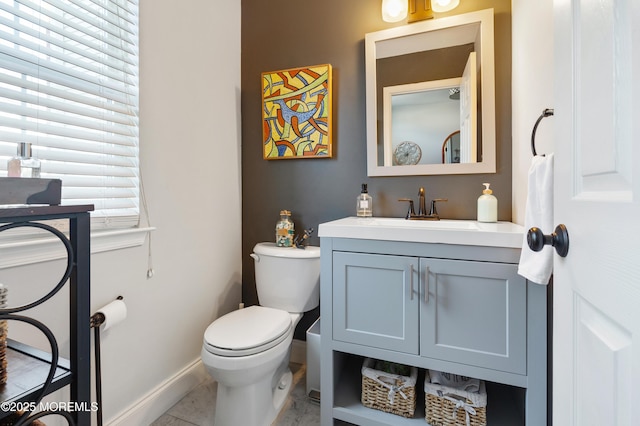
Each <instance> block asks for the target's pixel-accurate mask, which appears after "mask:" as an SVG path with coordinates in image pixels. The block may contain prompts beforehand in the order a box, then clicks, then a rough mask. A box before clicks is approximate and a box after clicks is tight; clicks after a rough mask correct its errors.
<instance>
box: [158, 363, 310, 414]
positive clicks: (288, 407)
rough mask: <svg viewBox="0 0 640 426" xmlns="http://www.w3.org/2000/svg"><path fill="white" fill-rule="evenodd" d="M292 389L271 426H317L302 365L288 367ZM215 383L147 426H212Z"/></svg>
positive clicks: (210, 382)
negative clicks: (291, 379) (291, 377)
mask: <svg viewBox="0 0 640 426" xmlns="http://www.w3.org/2000/svg"><path fill="white" fill-rule="evenodd" d="M290 367H291V371H292V373H293V385H294V388H293V389H292V391H291V394H290V395H289V398H288V399H287V401H286V402H285V407H284V410H283V411H282V412H281V413H280V415H279V416H278V418H277V419H276V420H275V421H274V422H273V425H274V426H294V425H302V426H307V425H308V426H314V425H319V424H320V404H319V403H318V402H315V401H314V400H312V399H310V398H308V397H307V395H306V393H307V392H306V382H305V372H306V366H305V365H304V364H294V363H292V364H291V366H290ZM216 390H217V383H216V382H215V381H213V380H207V381H205V382H204V383H202V384H201V385H200V386H198V387H197V388H195V389H194V390H193V391H191V392H190V393H189V394H188V395H187V396H185V397H184V398H182V400H180V401H179V402H178V403H177V404H176V405H174V406H173V407H171V408H170V409H169V410H168V411H167V412H166V413H165V414H163V415H162V416H161V417H160V418H159V419H157V420H156V421H155V422H153V423H151V425H150V426H194V425H195V426H212V425H213V418H214V412H215V406H216Z"/></svg>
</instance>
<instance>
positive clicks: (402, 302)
mask: <svg viewBox="0 0 640 426" xmlns="http://www.w3.org/2000/svg"><path fill="white" fill-rule="evenodd" d="M418 268H419V262H418V259H417V258H414V257H405V256H387V255H373V254H364V253H345V252H334V253H333V338H334V340H340V341H343V342H349V343H357V344H361V345H367V346H373V347H377V348H382V349H392V350H395V351H401V352H407V353H412V354H418V334H419V333H418V311H419V296H418Z"/></svg>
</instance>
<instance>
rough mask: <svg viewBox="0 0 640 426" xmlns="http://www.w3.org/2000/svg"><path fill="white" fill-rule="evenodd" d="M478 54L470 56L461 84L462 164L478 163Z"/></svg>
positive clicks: (472, 53) (474, 53)
mask: <svg viewBox="0 0 640 426" xmlns="http://www.w3.org/2000/svg"><path fill="white" fill-rule="evenodd" d="M476 66H477V65H476V52H471V53H470V54H469V59H467V64H466V65H465V67H464V71H463V73H462V81H461V82H460V162H461V163H476V162H477V161H478V148H477V144H478V142H477V140H478V116H477V113H476V111H478V77H477V72H476Z"/></svg>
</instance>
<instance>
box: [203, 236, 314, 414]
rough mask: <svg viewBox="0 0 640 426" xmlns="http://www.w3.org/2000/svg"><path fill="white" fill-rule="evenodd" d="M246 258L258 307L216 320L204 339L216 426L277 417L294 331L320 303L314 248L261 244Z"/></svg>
mask: <svg viewBox="0 0 640 426" xmlns="http://www.w3.org/2000/svg"><path fill="white" fill-rule="evenodd" d="M251 257H253V258H254V260H255V262H256V287H257V289H258V299H259V301H260V302H261V305H260V306H250V307H247V308H244V309H239V310H236V311H233V312H231V313H229V314H227V315H224V316H222V317H220V318H218V319H217V320H215V321H214V322H213V323H212V324H211V325H209V327H208V328H207V330H206V331H205V334H204V343H203V346H202V352H201V357H202V361H203V363H204V365H205V366H206V368H207V371H208V372H209V374H211V376H212V377H213V378H214V379H215V380H216V381H217V382H218V391H217V402H216V412H215V421H214V425H216V426H231V425H234V426H235V425H243V426H245V425H246V426H263V425H270V424H271V422H272V421H273V420H274V419H275V418H276V416H277V415H278V413H279V411H280V409H281V408H282V406H283V405H284V402H285V401H286V398H287V396H288V394H289V392H290V390H291V383H292V374H291V371H290V370H289V355H290V350H291V342H292V340H293V332H294V330H295V327H296V325H297V324H298V321H299V320H300V318H301V317H302V313H303V312H305V311H308V310H311V309H314V308H315V307H317V306H318V304H319V301H320V298H319V281H320V250H319V247H307V248H306V249H305V250H300V249H297V248H280V247H275V245H274V244H272V243H260V244H257V245H256V246H255V247H254V253H252V255H251ZM265 301H266V302H265ZM265 304H268V305H269V306H265Z"/></svg>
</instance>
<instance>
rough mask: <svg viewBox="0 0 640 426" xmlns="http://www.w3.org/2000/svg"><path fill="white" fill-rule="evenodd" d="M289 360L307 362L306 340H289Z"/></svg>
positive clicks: (299, 362) (297, 362)
mask: <svg viewBox="0 0 640 426" xmlns="http://www.w3.org/2000/svg"><path fill="white" fill-rule="evenodd" d="M289 361H290V362H295V363H296V364H306V363H307V342H305V341H303V340H298V339H293V342H291V358H290V359H289Z"/></svg>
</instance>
